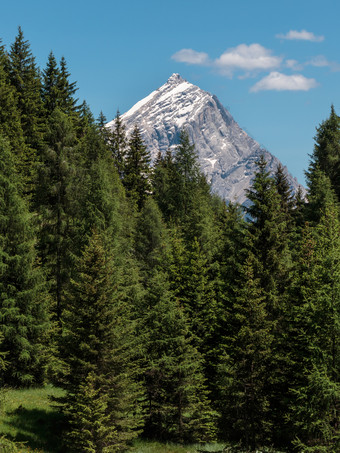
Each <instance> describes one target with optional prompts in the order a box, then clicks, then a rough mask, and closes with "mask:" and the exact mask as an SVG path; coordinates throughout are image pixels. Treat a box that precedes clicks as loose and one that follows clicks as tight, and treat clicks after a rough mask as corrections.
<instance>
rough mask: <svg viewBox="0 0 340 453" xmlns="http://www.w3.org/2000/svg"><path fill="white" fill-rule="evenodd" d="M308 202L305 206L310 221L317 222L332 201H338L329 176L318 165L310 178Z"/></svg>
mask: <svg viewBox="0 0 340 453" xmlns="http://www.w3.org/2000/svg"><path fill="white" fill-rule="evenodd" d="M308 189H309V191H308V204H307V205H306V206H305V214H306V218H307V220H308V221H310V222H312V223H313V224H314V225H315V224H317V223H318V222H319V221H320V219H321V217H322V215H323V213H324V211H325V208H326V205H327V204H328V203H329V202H330V201H333V202H335V201H336V195H335V193H334V191H333V189H332V185H331V181H330V179H329V177H328V176H327V175H326V174H325V173H324V172H323V171H322V170H321V169H320V168H319V167H318V166H317V167H316V168H315V169H314V170H313V173H311V174H310V177H309V180H308Z"/></svg>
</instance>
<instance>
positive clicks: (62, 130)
mask: <svg viewBox="0 0 340 453" xmlns="http://www.w3.org/2000/svg"><path fill="white" fill-rule="evenodd" d="M45 140H46V142H47V146H46V148H45V150H44V153H43V156H42V162H41V164H40V167H39V173H38V174H39V179H38V184H37V188H36V193H35V197H34V201H35V207H36V209H37V211H38V214H39V221H40V231H39V253H40V257H41V259H42V264H43V266H44V268H45V269H46V272H47V276H48V279H49V282H50V291H51V294H52V298H53V301H54V303H55V304H56V317H57V319H58V320H59V321H60V320H61V314H62V310H63V306H62V304H63V302H62V301H63V297H64V291H65V288H66V285H67V282H68V281H69V278H70V273H71V271H72V268H73V261H74V259H73V254H74V247H73V245H74V244H73V239H74V238H73V237H72V236H73V233H74V231H75V230H76V229H77V227H78V225H77V220H78V219H77V216H76V213H77V211H76V210H75V207H74V204H75V203H76V202H77V199H76V198H74V196H75V194H76V193H77V192H76V190H74V183H75V181H76V180H77V178H76V175H77V172H76V169H77V170H80V168H79V167H81V166H80V165H77V160H76V157H77V154H76V152H75V145H76V138H75V134H74V131H73V128H72V124H71V123H70V121H69V119H68V118H67V117H66V115H65V114H63V113H62V112H60V111H59V110H58V109H56V110H54V112H53V113H52V114H51V116H50V118H49V124H48V131H47V134H46V138H45ZM71 219H72V220H71Z"/></svg>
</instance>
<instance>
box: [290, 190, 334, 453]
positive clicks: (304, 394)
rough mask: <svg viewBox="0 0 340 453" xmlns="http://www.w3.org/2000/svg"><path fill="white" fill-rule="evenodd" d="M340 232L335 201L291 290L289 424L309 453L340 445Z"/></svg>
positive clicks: (308, 244)
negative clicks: (339, 423)
mask: <svg viewBox="0 0 340 453" xmlns="http://www.w3.org/2000/svg"><path fill="white" fill-rule="evenodd" d="M339 231H340V229H339V220H338V209H337V207H336V205H335V203H334V202H333V201H332V200H331V199H330V200H329V201H328V203H327V206H326V208H325V211H324V214H323V216H322V217H321V220H320V223H319V225H318V226H317V227H316V228H314V229H312V228H310V227H309V226H308V225H307V226H306V228H305V231H304V234H303V236H302V240H301V244H300V253H299V255H298V259H297V263H296V266H295V269H294V278H293V285H292V290H291V291H292V295H291V300H292V301H294V303H292V305H291V307H290V310H289V312H288V313H289V323H288V329H287V330H288V332H287V335H288V336H289V341H288V346H289V358H290V375H289V382H290V404H289V411H288V417H287V420H288V421H289V423H290V434H292V433H293V434H294V435H295V439H294V436H292V437H293V438H292V441H293V443H295V444H296V445H297V446H299V448H300V449H303V451H308V452H309V451H311V452H312V451H336V450H337V448H339V445H340V431H339V425H338V419H339V369H340V351H339V335H340V331H339V326H340V298H339V294H340V288H339V285H340V267H339V262H340V261H339V258H340V242H339ZM332 447H334V450H332Z"/></svg>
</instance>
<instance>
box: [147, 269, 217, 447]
mask: <svg viewBox="0 0 340 453" xmlns="http://www.w3.org/2000/svg"><path fill="white" fill-rule="evenodd" d="M148 286H149V290H148V293H147V296H146V302H147V304H148V306H147V307H146V310H145V315H144V319H143V325H144V339H143V344H144V345H145V346H144V348H145V354H146V357H147V363H146V365H145V372H144V376H145V378H144V379H145V388H146V398H147V400H146V420H145V430H144V432H145V435H146V436H148V437H152V438H156V439H159V440H172V441H177V442H192V441H208V440H211V439H212V438H213V437H214V435H215V418H216V414H215V413H214V412H213V411H212V410H211V407H210V403H209V400H208V397H207V390H206V386H205V382H204V381H205V380H204V376H203V368H202V366H203V362H202V356H201V354H200V353H199V352H198V351H197V349H196V348H195V347H194V346H193V339H192V338H191V334H190V329H189V323H188V321H187V319H186V315H185V313H184V311H183V309H182V308H181V307H180V306H179V304H178V302H177V301H176V299H175V298H174V297H173V295H172V293H171V291H169V286H168V283H167V279H166V274H164V273H162V272H160V271H157V270H155V271H154V273H153V276H152V277H150V279H149V285H148Z"/></svg>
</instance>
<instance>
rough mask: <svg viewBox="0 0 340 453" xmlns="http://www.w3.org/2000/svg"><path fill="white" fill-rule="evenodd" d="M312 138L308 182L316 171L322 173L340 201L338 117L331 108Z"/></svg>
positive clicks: (339, 128)
mask: <svg viewBox="0 0 340 453" xmlns="http://www.w3.org/2000/svg"><path fill="white" fill-rule="evenodd" d="M316 131H317V134H316V136H315V137H314V140H315V145H314V151H313V154H312V156H311V162H310V165H309V168H308V172H306V175H307V178H308V181H311V180H312V179H313V174H314V172H315V171H316V170H317V169H320V170H321V171H323V172H324V173H325V174H326V175H327V176H328V177H329V179H330V181H331V185H332V189H333V190H334V192H335V194H336V195H337V197H338V201H339V200H340V182H339V181H340V117H339V116H338V115H337V114H336V113H335V109H334V106H333V105H332V106H331V113H330V116H329V118H327V120H325V121H323V122H322V123H321V124H320V126H319V127H318V128H317V130H316Z"/></svg>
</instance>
